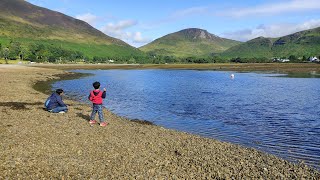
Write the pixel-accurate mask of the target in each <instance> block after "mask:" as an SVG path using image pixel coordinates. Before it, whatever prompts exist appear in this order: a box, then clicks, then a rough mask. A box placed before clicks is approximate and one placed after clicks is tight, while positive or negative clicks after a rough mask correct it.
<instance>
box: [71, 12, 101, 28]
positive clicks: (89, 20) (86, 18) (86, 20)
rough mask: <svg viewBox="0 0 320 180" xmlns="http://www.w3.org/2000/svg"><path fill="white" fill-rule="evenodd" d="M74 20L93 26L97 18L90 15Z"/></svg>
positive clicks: (83, 15) (78, 16)
mask: <svg viewBox="0 0 320 180" xmlns="http://www.w3.org/2000/svg"><path fill="white" fill-rule="evenodd" d="M76 18H77V19H80V20H82V21H85V22H87V23H89V24H90V25H95V23H96V22H97V21H98V17H97V16H95V15H93V14H91V13H86V14H81V15H77V16H76Z"/></svg>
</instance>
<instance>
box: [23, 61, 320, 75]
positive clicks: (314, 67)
mask: <svg viewBox="0 0 320 180" xmlns="http://www.w3.org/2000/svg"><path fill="white" fill-rule="evenodd" d="M24 66H27V67H28V66H29V67H41V68H52V69H59V70H75V69H194V70H216V71H237V72H246V71H262V72H276V73H310V72H317V73H320V64H315V63H233V64H231V63H211V64H210V63H208V64H32V65H24Z"/></svg>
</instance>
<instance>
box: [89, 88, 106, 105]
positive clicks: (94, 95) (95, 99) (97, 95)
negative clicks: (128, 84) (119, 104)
mask: <svg viewBox="0 0 320 180" xmlns="http://www.w3.org/2000/svg"><path fill="white" fill-rule="evenodd" d="M88 98H89V100H90V101H91V102H92V103H93V104H97V105H100V104H102V99H104V98H106V91H100V90H99V89H95V90H93V91H91V92H90V94H89V97H88Z"/></svg>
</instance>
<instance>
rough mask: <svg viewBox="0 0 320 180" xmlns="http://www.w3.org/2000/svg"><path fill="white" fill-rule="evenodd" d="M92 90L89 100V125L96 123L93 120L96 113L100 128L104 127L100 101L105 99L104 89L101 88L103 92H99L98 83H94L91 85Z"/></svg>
mask: <svg viewBox="0 0 320 180" xmlns="http://www.w3.org/2000/svg"><path fill="white" fill-rule="evenodd" d="M92 85H93V87H94V90H93V91H91V92H90V95H89V100H90V101H91V102H92V113H91V116H90V121H89V123H90V124H95V123H97V121H96V120H94V119H95V116H96V113H97V112H98V115H99V120H100V126H102V127H104V126H106V125H107V123H106V122H105V121H104V118H103V112H102V109H103V107H102V99H104V98H106V88H103V92H102V91H100V89H99V88H100V83H99V82H97V81H96V82H94V83H93V84H92Z"/></svg>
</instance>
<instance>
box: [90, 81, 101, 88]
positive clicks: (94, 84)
mask: <svg viewBox="0 0 320 180" xmlns="http://www.w3.org/2000/svg"><path fill="white" fill-rule="evenodd" d="M92 85H93V87H94V89H99V88H100V83H99V82H98V81H96V82H94V83H93V84H92Z"/></svg>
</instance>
